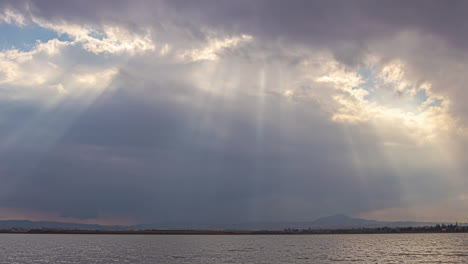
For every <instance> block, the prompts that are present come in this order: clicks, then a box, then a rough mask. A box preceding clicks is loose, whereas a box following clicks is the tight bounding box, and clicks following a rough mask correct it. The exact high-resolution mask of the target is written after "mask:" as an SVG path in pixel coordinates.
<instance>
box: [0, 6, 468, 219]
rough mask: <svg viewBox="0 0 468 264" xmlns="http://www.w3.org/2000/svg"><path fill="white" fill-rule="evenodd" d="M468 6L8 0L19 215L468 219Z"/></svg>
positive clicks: (7, 155)
mask: <svg viewBox="0 0 468 264" xmlns="http://www.w3.org/2000/svg"><path fill="white" fill-rule="evenodd" d="M467 12H468V2H466V1H365V0H362V1H308V0H307V1H306V0H304V1H301V0H296V1H279V0H278V1H266V0H265V1H262V0H258V1H247V0H246V1H243V0H239V1H174V0H171V1H169V0H168V1H149V0H137V1H124V0H118V1H115V0H112V1H111V0H108V1H106V0H102V1H96V0H94V1H88V0H84V1H58V0H41V1H23V0H20V1H9V0H6V1H5V0H3V1H1V2H0V23H1V24H0V33H1V31H2V30H5V28H6V27H13V28H14V29H13V31H14V32H16V33H15V38H18V36H16V35H20V34H31V33H24V32H25V31H26V30H29V32H35V34H38V36H42V38H38V39H37V41H33V42H32V43H29V45H20V44H22V43H18V42H15V43H13V34H12V33H9V34H10V35H5V36H6V37H4V38H3V39H4V40H5V41H7V42H8V41H10V42H8V43H6V44H4V45H3V47H4V48H3V50H1V52H0V182H1V183H2V184H1V185H0V218H1V219H7V218H22V219H37V220H39V219H40V220H44V219H47V220H67V221H81V222H88V223H95V222H98V223H143V222H160V221H176V222H184V221H197V222H209V223H233V222H246V221H283V220H287V221H305V220H312V219H314V218H317V217H319V216H325V215H330V214H336V213H344V214H350V215H355V216H362V217H367V218H376V219H382V220H422V221H465V220H466V216H465V215H463V212H464V211H466V210H467V209H468V204H467V201H468V193H467V192H466V187H467V183H468V178H467V177H466V172H467V170H468V168H467V167H466V165H465V164H466V158H465V157H467V155H468V153H467V151H466V145H467V142H466V139H467V137H468V130H467V125H468V108H467V107H466V104H465V100H466V99H468V94H467V89H466V88H465V86H466V78H467V77H466V76H467V75H466V72H467V71H468V65H467V61H468V48H467V47H468V45H467V44H468V35H467V34H466V31H467V30H468V19H467V18H466V13H467ZM40 30H43V31H40ZM21 32H23V33H21ZM41 32H49V33H50V34H52V37H47V38H46V36H45V33H41ZM9 36H11V37H9ZM23 42H24V41H23ZM23 44H24V43H23ZM25 47H29V48H25Z"/></svg>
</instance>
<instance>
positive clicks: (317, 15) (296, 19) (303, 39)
mask: <svg viewBox="0 0 468 264" xmlns="http://www.w3.org/2000/svg"><path fill="white" fill-rule="evenodd" d="M2 5H3V6H13V7H15V8H18V9H19V10H26V9H28V10H29V11H30V12H31V13H32V14H33V15H35V16H38V17H42V18H45V19H48V20H52V21H60V20H66V21H71V22H75V23H91V24H105V23H117V24H121V25H126V26H128V27H130V28H132V29H138V28H139V27H141V26H150V27H160V26H161V25H164V24H171V23H175V24H177V25H179V26H182V27H185V30H188V31H191V32H192V34H193V35H192V36H199V37H203V34H202V33H201V32H200V29H201V28H202V27H204V26H208V27H212V28H218V29H221V30H225V31H228V32H237V33H247V34H252V35H254V36H256V37H259V38H266V39H270V40H278V39H281V40H283V41H288V42H292V43H302V44H304V45H311V44H312V45H319V46H325V47H333V48H332V50H336V53H337V56H338V58H339V59H343V60H344V61H345V62H349V63H353V62H358V61H357V58H354V57H350V54H355V53H357V55H355V56H359V55H360V54H361V53H363V52H364V51H365V49H366V44H367V43H366V42H367V41H369V40H371V39H378V38H382V37H388V36H389V35H393V34H395V33H397V32H400V31H404V30H416V31H420V32H423V33H428V34H435V35H437V36H439V37H441V38H442V39H444V40H446V41H448V42H449V43H451V44H452V45H454V46H457V47H458V48H464V47H465V46H466V43H467V40H468V39H467V37H466V36H465V35H466V34H463V32H465V31H466V30H467V29H468V22H467V20H466V19H465V13H466V12H467V11H468V4H467V3H466V1H449V2H445V1H436V0H428V1H424V0H419V1H390V0H388V1H370V0H358V1H342V0H332V1H307V0H294V1H281V0H273V1H268V0H259V1H248V0H241V1H212V0H201V1H179V0H176V1H146V0H137V1H124V0H118V1H106V0H102V1H89V0H85V1H56V0H46V1H3V3H2ZM123 13H124V14H125V15H122V14H123ZM343 49H344V51H343Z"/></svg>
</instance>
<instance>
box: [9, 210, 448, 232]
mask: <svg viewBox="0 0 468 264" xmlns="http://www.w3.org/2000/svg"><path fill="white" fill-rule="evenodd" d="M436 224H440V223H430V222H411V221H408V222H388V221H377V220H367V219H360V218H353V217H349V216H346V215H341V214H338V215H333V216H327V217H322V218H319V219H317V220H315V221H310V222H247V223H235V224H211V223H193V222H181V223H174V222H170V223H153V224H141V225H133V226H106V225H92V224H77V223H64V222H47V221H28V220H0V230H11V229H17V230H31V229H65V230H152V229H154V230H282V229H286V228H297V229H308V228H311V229H340V228H341V229H342V228H360V227H384V226H387V227H410V226H414V227H416V226H430V225H436Z"/></svg>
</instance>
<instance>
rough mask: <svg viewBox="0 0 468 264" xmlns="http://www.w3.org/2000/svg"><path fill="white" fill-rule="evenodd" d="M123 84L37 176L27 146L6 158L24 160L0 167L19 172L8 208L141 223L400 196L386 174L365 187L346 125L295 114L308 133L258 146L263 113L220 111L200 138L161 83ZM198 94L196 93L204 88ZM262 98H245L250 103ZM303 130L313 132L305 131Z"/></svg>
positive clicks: (264, 213)
mask: <svg viewBox="0 0 468 264" xmlns="http://www.w3.org/2000/svg"><path fill="white" fill-rule="evenodd" d="M120 85H122V86H121V88H119V89H116V90H113V91H110V92H108V93H105V94H103V95H101V97H100V98H99V99H97V100H96V101H95V102H94V104H93V105H92V106H91V107H89V108H88V110H87V111H86V112H85V113H83V114H82V115H81V116H80V117H79V118H78V119H77V120H75V121H74V122H73V125H72V126H71V127H70V128H69V129H68V130H67V131H66V133H65V134H64V135H63V136H62V137H61V139H60V140H59V141H58V142H57V143H56V144H55V145H54V147H51V148H50V149H48V150H45V151H43V152H42V153H40V154H39V155H40V160H38V161H37V160H36V161H35V162H34V164H35V166H34V168H33V169H32V170H27V171H24V170H21V169H20V164H23V163H25V164H29V163H31V161H32V160H29V158H28V155H25V152H26V151H30V149H24V150H21V149H16V150H13V151H12V152H11V153H10V155H9V156H8V158H5V159H4V160H5V161H12V159H14V157H17V158H22V160H21V159H20V161H21V162H16V163H10V164H12V165H14V166H7V167H3V170H4V172H5V173H7V174H11V175H13V174H15V176H16V177H15V181H14V182H13V183H11V186H12V188H13V187H14V188H15V189H17V190H21V192H13V193H10V194H8V195H5V196H4V197H3V199H2V204H1V205H3V206H13V207H20V208H27V209H34V210H41V211H52V212H60V213H61V215H62V216H70V217H76V218H93V217H97V216H98V214H99V213H102V212H107V213H109V212H110V213H111V214H113V215H115V216H121V217H124V216H126V217H128V216H132V217H136V218H138V219H140V220H141V221H180V220H183V219H193V220H199V221H211V222H216V221H218V222H219V221H224V222H229V221H245V220H249V219H263V220H266V219H268V217H271V219H291V218H294V219H297V220H301V219H302V220H304V219H310V218H314V217H317V216H318V215H321V214H324V213H333V212H337V211H340V212H346V213H353V212H358V211H361V210H366V209H370V208H374V207H378V206H381V205H382V204H387V203H388V202H387V201H385V200H387V199H389V200H395V199H396V196H398V193H399V191H398V186H397V182H395V181H394V178H392V177H391V176H390V175H389V173H390V172H389V171H385V170H383V171H381V172H378V171H374V172H372V173H375V174H376V175H373V176H372V180H371V181H367V182H366V183H364V182H360V181H358V180H357V177H358V175H357V174H356V172H355V171H353V168H352V164H351V161H350V160H349V158H348V157H347V156H346V155H347V154H344V153H349V149H347V147H346V144H345V142H343V135H342V134H341V132H340V129H339V126H337V125H333V124H329V123H328V122H327V121H326V120H324V119H323V117H321V116H319V115H318V116H316V115H312V116H310V115H308V114H306V115H303V114H301V115H299V116H298V115H296V114H295V115H292V114H293V113H291V116H295V117H294V119H297V120H291V122H292V123H296V124H302V125H300V126H303V127H301V128H299V129H298V130H297V132H291V131H290V132H288V129H290V128H289V127H288V125H287V124H286V127H284V128H282V127H281V126H280V124H271V125H266V127H265V132H264V134H263V136H262V139H261V140H259V139H258V137H257V128H256V125H257V124H256V121H255V119H254V118H238V117H239V115H242V114H238V113H236V114H235V115H232V114H230V113H228V112H225V111H222V110H221V111H216V112H214V113H212V114H210V116H209V117H210V118H212V119H213V120H214V121H213V123H214V124H215V125H214V126H213V127H207V128H205V129H203V130H202V131H200V130H198V129H197V128H194V127H191V126H189V124H191V120H190V119H195V120H201V119H202V118H203V117H202V116H199V115H202V113H198V112H195V113H194V109H193V106H190V105H186V104H180V103H177V102H176V101H174V100H173V99H174V98H173V96H171V95H167V94H165V95H164V96H158V95H161V94H163V93H165V92H164V90H165V89H156V88H157V84H153V85H155V87H151V88H152V91H153V93H156V94H153V95H154V98H156V99H154V100H149V101H146V100H142V99H140V98H139V97H135V95H136V94H139V91H141V90H144V91H146V89H148V87H147V86H146V85H147V84H145V85H144V86H142V87H138V86H133V87H132V89H129V87H128V86H127V85H131V84H130V83H127V84H124V83H122V84H120ZM179 89H182V90H185V89H184V88H183V87H181V88H179ZM172 90H173V91H174V90H177V88H174V87H172ZM158 91H159V92H158ZM191 91H192V92H191V93H192V96H193V97H195V96H196V92H194V91H196V90H194V89H191ZM159 93H161V94H159ZM174 93H176V94H177V92H176V91H174ZM198 93H200V92H198ZM158 98H160V99H158ZM269 100H272V101H274V100H275V99H274V98H271V99H269ZM255 102H256V101H252V99H251V98H250V99H249V98H247V97H243V98H239V99H238V101H237V103H238V104H239V105H243V106H244V107H247V108H248V107H252V105H254V104H255ZM310 103H313V102H309V104H310ZM275 104H276V103H275V102H269V103H267V105H269V106H268V107H267V108H268V111H267V112H268V113H270V114H268V115H271V116H269V117H268V118H267V119H272V118H273V117H274V116H275V115H277V114H278V110H276V109H275V108H274V105H275ZM217 107H218V108H219V109H223V108H222V107H221V105H219V106H217ZM240 109H242V107H240ZM23 118H25V117H23ZM226 118H227V119H229V118H233V119H232V120H229V122H228V124H229V125H228V128H227V130H228V131H229V132H230V133H229V135H228V136H226V137H225V138H224V139H223V140H222V141H218V142H217V141H216V129H217V127H216V124H222V123H223V122H224V123H225V122H226ZM292 123H291V124H292ZM308 124H310V125H308ZM49 129H50V130H51V131H52V130H53V129H54V128H53V127H49ZM304 131H309V132H307V133H312V135H311V136H310V137H308V138H303V137H301V136H299V134H300V133H303V132H304ZM298 133H299V134H298ZM259 144H261V146H260V147H259ZM343 154H344V155H343ZM15 164H16V165H15ZM367 184H369V185H372V186H373V187H372V189H370V190H369V189H368V186H367ZM332 190H333V191H332ZM363 193H366V194H365V195H363ZM351 208H352V209H351ZM286 212H288V213H289V214H288V215H285V214H286Z"/></svg>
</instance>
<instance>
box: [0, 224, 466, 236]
mask: <svg viewBox="0 0 468 264" xmlns="http://www.w3.org/2000/svg"><path fill="white" fill-rule="evenodd" d="M0 233H2V234H94V235H323V234H412V233H417V234H421V233H468V226H466V225H464V226H460V225H458V224H455V225H453V224H450V225H445V224H442V225H435V226H422V227H378V228H347V229H346V228H345V229H284V230H67V229H31V230H0Z"/></svg>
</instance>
